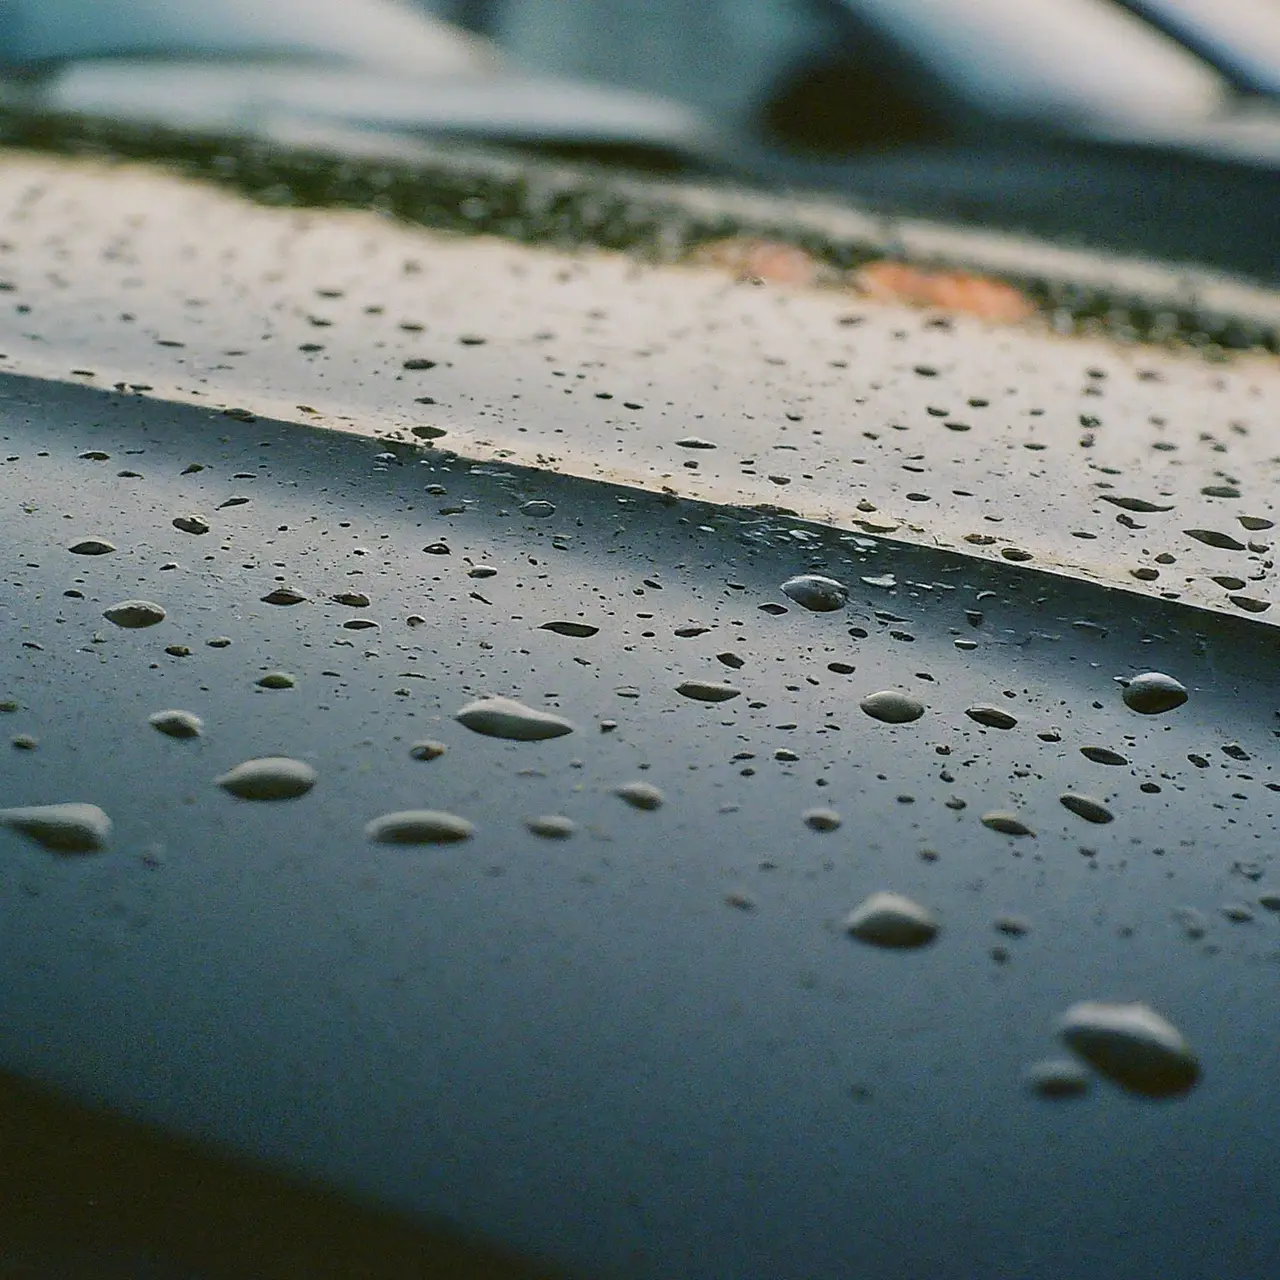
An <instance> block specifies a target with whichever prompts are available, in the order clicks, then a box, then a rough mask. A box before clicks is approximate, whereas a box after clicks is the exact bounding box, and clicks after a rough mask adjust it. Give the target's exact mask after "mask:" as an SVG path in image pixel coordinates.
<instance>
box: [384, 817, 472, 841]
mask: <svg viewBox="0 0 1280 1280" xmlns="http://www.w3.org/2000/svg"><path fill="white" fill-rule="evenodd" d="M364 834H365V838H366V839H367V840H372V841H374V842H375V843H376V844H453V843H455V842H456V841H458V840H469V839H470V838H471V837H472V836H473V835H474V834H475V827H474V826H473V825H472V823H470V822H468V821H467V820H466V818H459V817H458V816H457V815H456V814H452V813H444V812H442V811H441V810H439V809H403V810H401V811H400V812H399V813H384V814H383V815H382V817H380V818H374V819H373V820H372V821H371V822H367V823H365V828H364Z"/></svg>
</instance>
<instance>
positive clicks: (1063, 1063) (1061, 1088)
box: [1024, 1058, 1093, 1098]
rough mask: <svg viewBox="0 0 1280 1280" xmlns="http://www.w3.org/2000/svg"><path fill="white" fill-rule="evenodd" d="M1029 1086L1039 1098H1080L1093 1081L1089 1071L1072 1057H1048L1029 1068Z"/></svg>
mask: <svg viewBox="0 0 1280 1280" xmlns="http://www.w3.org/2000/svg"><path fill="white" fill-rule="evenodd" d="M1024 1078H1025V1080H1026V1083H1027V1088H1028V1089H1029V1090H1030V1091H1031V1092H1032V1093H1034V1094H1035V1095H1036V1097H1038V1098H1080V1097H1083V1096H1084V1095H1085V1094H1086V1093H1088V1092H1089V1088H1090V1086H1091V1085H1092V1083H1093V1081H1092V1078H1091V1077H1090V1075H1089V1073H1088V1071H1086V1070H1085V1068H1084V1067H1082V1066H1081V1065H1080V1064H1079V1063H1078V1062H1072V1061H1071V1059H1070V1058H1046V1059H1045V1060H1044V1061H1043V1062H1036V1063H1033V1064H1032V1065H1031V1066H1029V1067H1028V1068H1027V1072H1026V1076H1025V1077H1024Z"/></svg>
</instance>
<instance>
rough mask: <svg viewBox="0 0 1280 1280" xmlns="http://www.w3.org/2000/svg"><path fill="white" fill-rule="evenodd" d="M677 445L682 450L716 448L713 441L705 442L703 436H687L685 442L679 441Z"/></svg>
mask: <svg viewBox="0 0 1280 1280" xmlns="http://www.w3.org/2000/svg"><path fill="white" fill-rule="evenodd" d="M676 444H677V445H679V446H680V448H681V449H714V448H715V447H716V446H715V444H714V442H713V441H711V440H704V439H703V438H702V437H701V436H685V437H684V439H683V440H677V441H676Z"/></svg>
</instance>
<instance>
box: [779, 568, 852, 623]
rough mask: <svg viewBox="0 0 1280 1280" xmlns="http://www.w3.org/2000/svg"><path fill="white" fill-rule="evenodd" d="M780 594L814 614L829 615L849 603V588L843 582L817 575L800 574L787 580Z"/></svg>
mask: <svg viewBox="0 0 1280 1280" xmlns="http://www.w3.org/2000/svg"><path fill="white" fill-rule="evenodd" d="M782 594H783V595H785V596H788V597H790V598H791V599H792V600H794V601H795V602H796V604H798V605H801V606H803V607H804V608H805V609H812V610H813V611H814V612H815V613H831V612H832V611H833V610H836V609H843V608H844V607H845V605H846V604H848V602H849V588H848V587H846V586H845V585H844V583H843V582H837V581H836V580H835V579H834V578H824V577H822V575H821V574H817V573H802V574H799V575H798V576H796V577H794V578H788V579H787V580H786V582H784V583H783V584H782Z"/></svg>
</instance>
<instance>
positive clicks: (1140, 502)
mask: <svg viewBox="0 0 1280 1280" xmlns="http://www.w3.org/2000/svg"><path fill="white" fill-rule="evenodd" d="M1098 497H1099V498H1100V499H1101V500H1102V501H1103V502H1109V503H1111V505H1112V506H1113V507H1123V508H1124V509H1125V510H1126V511H1144V512H1147V513H1150V512H1153V511H1172V510H1173V504H1172V503H1170V504H1169V505H1168V506H1161V505H1160V504H1159V503H1158V502H1148V501H1147V500H1146V499H1145V498H1122V497H1120V496H1119V495H1118V494H1114V493H1100V494H1098Z"/></svg>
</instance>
